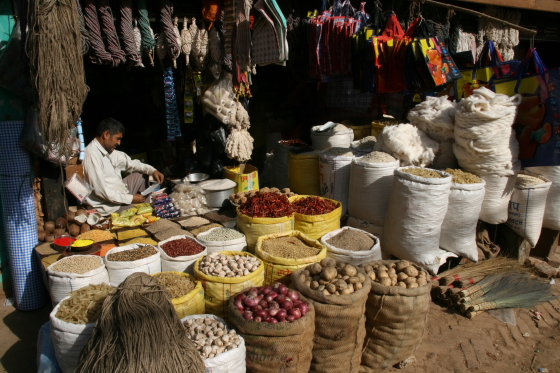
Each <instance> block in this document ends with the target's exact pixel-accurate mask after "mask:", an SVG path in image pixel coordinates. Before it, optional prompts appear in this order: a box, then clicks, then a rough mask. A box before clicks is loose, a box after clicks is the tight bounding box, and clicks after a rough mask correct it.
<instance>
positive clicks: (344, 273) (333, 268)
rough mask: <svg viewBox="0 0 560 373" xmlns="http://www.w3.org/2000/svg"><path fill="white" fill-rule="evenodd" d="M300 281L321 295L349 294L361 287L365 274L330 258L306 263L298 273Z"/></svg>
mask: <svg viewBox="0 0 560 373" xmlns="http://www.w3.org/2000/svg"><path fill="white" fill-rule="evenodd" d="M299 276H300V281H301V282H302V283H304V284H305V285H306V286H309V287H310V288H311V289H312V290H317V291H320V292H322V293H323V295H326V296H328V295H350V294H352V293H353V292H355V291H356V290H360V289H361V288H362V287H363V283H364V282H365V281H366V276H364V274H363V273H358V269H357V268H356V267H355V266H353V265H351V264H346V263H343V262H337V261H336V260H334V259H332V258H325V259H323V260H321V262H320V263H313V264H310V265H308V266H307V267H306V268H305V270H304V271H303V272H302V273H301V274H300V275H299Z"/></svg>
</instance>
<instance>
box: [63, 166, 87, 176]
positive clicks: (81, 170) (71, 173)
mask: <svg viewBox="0 0 560 373" xmlns="http://www.w3.org/2000/svg"><path fill="white" fill-rule="evenodd" d="M76 172H77V173H78V175H80V176H81V177H84V166H83V165H81V164H77V165H70V166H66V180H70V179H71V178H72V176H74V174H75V173H76Z"/></svg>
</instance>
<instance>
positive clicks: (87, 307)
mask: <svg viewBox="0 0 560 373" xmlns="http://www.w3.org/2000/svg"><path fill="white" fill-rule="evenodd" d="M112 290H113V288H112V287H111V286H109V285H107V284H99V285H88V286H86V287H83V288H81V289H78V290H76V291H73V292H71V293H70V298H68V299H66V300H63V301H62V302H61V303H60V306H58V311H57V312H56V318H57V319H59V320H62V321H66V322H69V323H72V324H91V323H93V322H95V321H97V319H98V318H99V315H101V307H102V306H103V302H104V301H105V298H107V295H109V293H110V292H111V291H112Z"/></svg>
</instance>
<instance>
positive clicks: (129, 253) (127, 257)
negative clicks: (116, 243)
mask: <svg viewBox="0 0 560 373" xmlns="http://www.w3.org/2000/svg"><path fill="white" fill-rule="evenodd" d="M155 254H157V250H156V249H155V248H154V247H153V246H150V245H146V246H141V247H138V248H136V249H131V250H123V251H119V252H118V253H112V254H109V255H108V256H107V260H110V261H111V262H133V261H135V260H140V259H144V258H148V257H150V256H152V255H155Z"/></svg>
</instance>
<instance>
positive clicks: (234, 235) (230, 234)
mask: <svg viewBox="0 0 560 373" xmlns="http://www.w3.org/2000/svg"><path fill="white" fill-rule="evenodd" d="M243 237H244V235H243V233H241V232H238V231H236V230H235V229H230V228H217V229H214V230H213V231H212V232H209V233H205V234H201V235H199V236H198V238H199V239H200V240H204V241H231V240H236V239H238V238H243Z"/></svg>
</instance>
